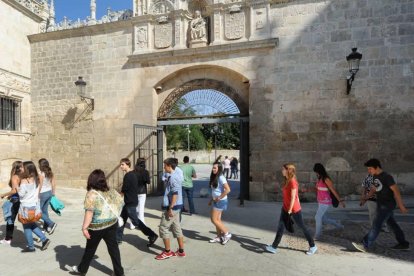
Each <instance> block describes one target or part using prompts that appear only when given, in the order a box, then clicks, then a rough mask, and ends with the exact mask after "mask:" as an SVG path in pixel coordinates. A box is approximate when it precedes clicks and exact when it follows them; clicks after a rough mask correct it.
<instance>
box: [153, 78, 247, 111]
mask: <svg viewBox="0 0 414 276" xmlns="http://www.w3.org/2000/svg"><path fill="white" fill-rule="evenodd" d="M201 89H212V90H216V91H219V92H221V93H223V94H225V95H227V96H228V97H229V98H231V99H232V100H233V101H234V103H235V104H236V105H237V107H238V108H239V110H240V115H246V114H248V110H246V107H245V105H244V104H243V101H242V99H241V98H240V96H239V94H238V93H237V91H236V90H235V89H234V88H232V87H231V86H229V85H227V84H226V83H225V82H223V81H217V80H212V79H196V80H192V81H189V82H186V83H184V84H183V85H181V86H180V87H178V88H176V89H174V90H173V91H172V92H171V93H170V94H169V95H168V97H167V98H166V99H165V100H164V102H163V103H162V105H161V107H160V108H159V110H158V118H165V117H167V113H168V112H169V111H170V109H171V107H172V106H173V105H174V104H175V102H176V101H177V100H178V99H180V98H181V97H183V96H184V95H185V94H187V93H189V92H191V91H194V90H201ZM242 108H243V109H242Z"/></svg>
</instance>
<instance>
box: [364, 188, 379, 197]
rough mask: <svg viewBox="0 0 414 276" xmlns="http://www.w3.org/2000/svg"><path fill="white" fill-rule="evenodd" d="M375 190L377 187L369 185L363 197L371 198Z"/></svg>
mask: <svg viewBox="0 0 414 276" xmlns="http://www.w3.org/2000/svg"><path fill="white" fill-rule="evenodd" d="M376 191H377V188H376V187H375V186H374V185H371V187H370V190H369V193H368V194H367V195H366V196H365V199H368V198H371V197H372V196H373V195H374V194H375V192H376Z"/></svg>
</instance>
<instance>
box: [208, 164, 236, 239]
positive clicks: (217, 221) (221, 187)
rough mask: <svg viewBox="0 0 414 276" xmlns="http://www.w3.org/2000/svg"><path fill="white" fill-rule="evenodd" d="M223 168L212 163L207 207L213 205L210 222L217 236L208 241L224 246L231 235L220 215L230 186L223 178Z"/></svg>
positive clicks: (225, 204)
mask: <svg viewBox="0 0 414 276" xmlns="http://www.w3.org/2000/svg"><path fill="white" fill-rule="evenodd" d="M222 173H223V166H222V165H221V163H220V162H217V161H216V162H214V164H213V169H212V170H211V175H210V188H211V196H212V198H211V200H210V202H209V203H208V205H211V204H212V203H213V208H212V209H211V222H212V223H213V224H214V226H216V230H217V236H216V237H215V238H213V239H211V240H210V242H211V243H216V242H220V243H221V244H223V245H224V244H226V243H227V242H228V241H229V240H230V238H231V233H230V232H229V231H228V229H227V227H226V226H224V224H223V222H222V220H221V215H222V213H223V211H225V210H227V205H228V201H227V194H228V193H230V186H229V184H228V183H227V180H226V178H225V177H224V176H223V174H222Z"/></svg>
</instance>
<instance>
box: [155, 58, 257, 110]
mask: <svg viewBox="0 0 414 276" xmlns="http://www.w3.org/2000/svg"><path fill="white" fill-rule="evenodd" d="M154 89H155V91H156V93H157V94H158V113H157V115H158V118H162V117H164V116H165V114H166V112H168V108H169V107H171V106H172V105H173V104H174V103H175V101H176V100H178V99H179V98H181V97H182V96H184V95H185V94H186V93H188V92H191V91H193V90H197V89H214V90H217V91H219V92H221V93H223V94H225V95H226V96H228V97H229V98H231V99H232V100H233V101H234V103H235V104H236V105H237V107H238V108H239V110H240V116H248V114H249V94H250V93H249V80H248V78H246V77H245V76H244V75H242V74H240V73H238V72H236V71H234V70H231V69H228V68H225V67H220V66H214V65H202V66H191V67H187V68H183V69H180V70H177V71H176V72H174V73H172V74H169V75H168V76H166V77H164V78H163V79H162V80H160V81H159V82H158V83H156V84H155V85H154Z"/></svg>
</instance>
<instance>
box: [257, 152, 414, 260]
mask: <svg viewBox="0 0 414 276" xmlns="http://www.w3.org/2000/svg"><path fill="white" fill-rule="evenodd" d="M365 166H366V167H367V170H368V173H369V177H368V179H371V181H372V182H369V183H367V180H366V179H365V180H364V182H363V187H364V191H363V193H362V196H361V203H360V205H361V206H362V205H364V204H365V203H366V202H367V201H372V202H375V204H376V206H375V211H374V210H372V209H373V207H372V206H371V207H368V208H371V210H370V220H371V229H370V231H369V232H368V233H367V234H366V235H365V236H364V237H363V239H362V241H361V242H360V243H358V242H353V243H352V245H353V246H354V247H355V249H356V250H358V251H361V252H367V251H368V250H369V249H370V248H371V246H372V245H373V243H374V241H375V240H376V238H377V237H378V235H379V233H380V231H381V229H383V227H384V223H386V224H387V226H388V228H390V229H391V230H392V232H393V233H394V236H395V239H396V240H397V242H398V243H397V244H396V245H395V246H393V247H392V248H391V249H395V250H409V249H410V244H409V242H408V241H407V240H406V239H405V235H404V232H403V231H402V230H401V228H400V226H399V225H398V224H397V222H396V221H395V218H394V214H393V212H394V209H395V207H396V206H398V207H399V209H400V210H401V213H407V212H408V210H407V209H406V208H405V206H404V203H403V201H402V199H401V195H400V191H399V189H398V186H397V185H396V183H395V181H394V179H393V177H392V176H391V175H390V174H388V173H386V172H384V171H383V170H382V168H381V163H380V161H379V160H378V159H375V158H373V159H370V160H368V161H367V162H366V163H365ZM313 171H314V172H315V173H316V176H317V178H318V180H317V183H316V190H317V201H318V210H317V212H316V215H315V225H316V227H315V234H314V236H313V237H312V235H311V234H310V231H309V230H308V228H307V227H306V226H305V224H304V222H303V218H302V214H301V206H300V202H299V196H298V186H299V185H298V182H297V179H296V168H295V166H294V164H291V163H288V164H284V165H283V166H282V174H283V176H284V182H283V184H282V193H283V206H282V210H281V214H280V219H279V224H278V227H277V233H276V237H275V239H274V241H273V243H272V244H271V245H267V246H266V247H265V250H266V251H268V252H270V253H276V252H277V247H278V245H279V243H280V241H281V239H282V236H283V233H284V230H285V229H287V230H290V231H292V224H293V223H292V221H294V222H295V223H296V224H297V226H298V227H299V228H301V230H302V232H303V234H304V235H305V238H306V240H307V241H308V244H309V250H308V251H307V252H306V254H307V255H313V254H315V253H316V251H317V250H318V247H317V246H316V244H315V240H318V239H320V237H321V235H322V224H323V223H325V224H332V225H334V226H335V227H336V228H337V229H344V226H343V225H342V224H340V223H339V222H337V221H335V220H332V219H330V218H328V217H327V215H326V212H327V210H328V209H329V208H330V207H331V206H332V204H333V203H334V201H336V202H337V204H338V205H339V204H340V205H342V207H345V203H344V200H343V199H342V198H340V196H339V194H338V192H337V191H336V189H335V188H334V186H333V183H332V180H331V179H330V177H329V176H328V174H327V172H326V170H325V168H324V166H323V165H322V164H320V163H316V164H315V165H314V168H313Z"/></svg>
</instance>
